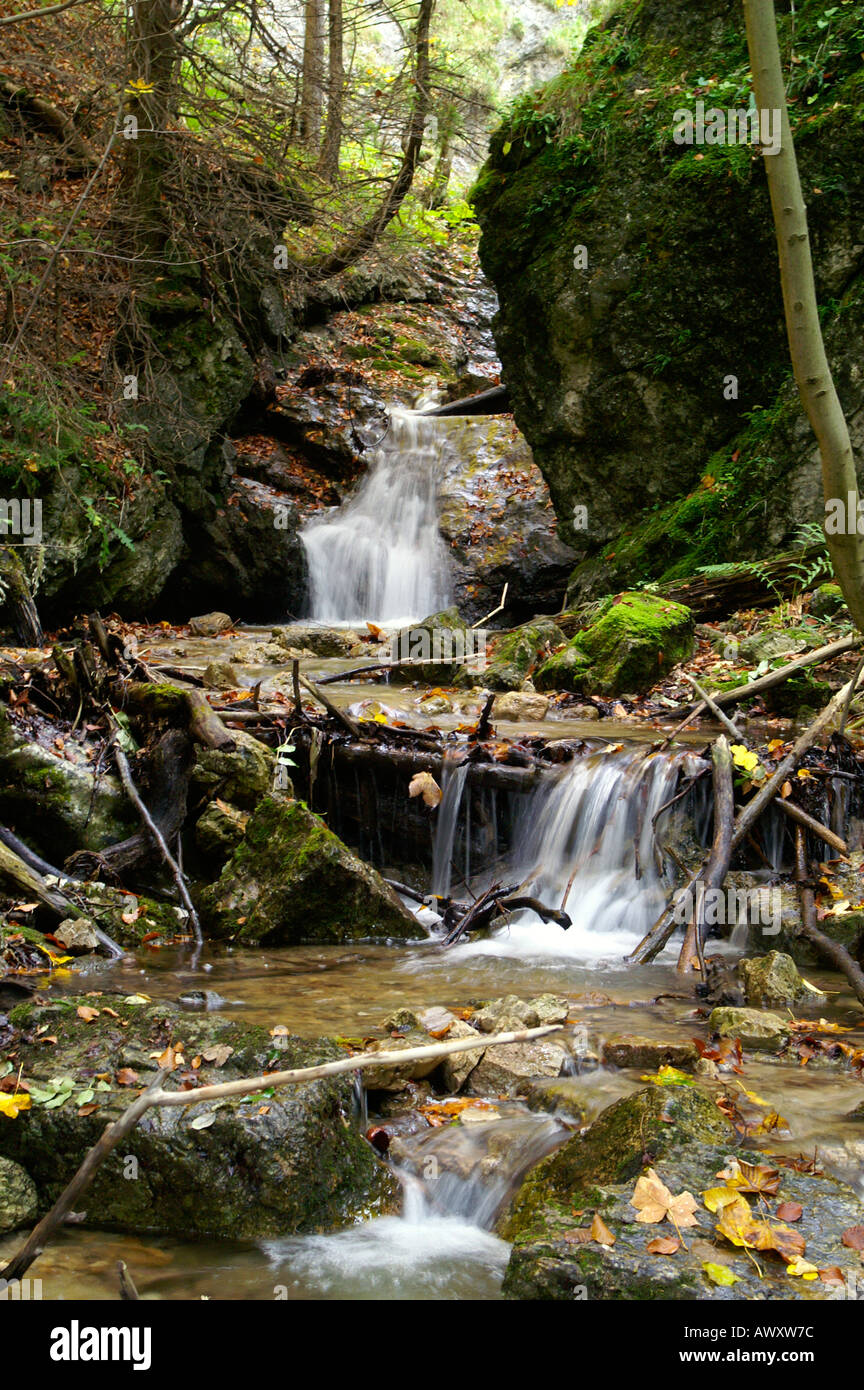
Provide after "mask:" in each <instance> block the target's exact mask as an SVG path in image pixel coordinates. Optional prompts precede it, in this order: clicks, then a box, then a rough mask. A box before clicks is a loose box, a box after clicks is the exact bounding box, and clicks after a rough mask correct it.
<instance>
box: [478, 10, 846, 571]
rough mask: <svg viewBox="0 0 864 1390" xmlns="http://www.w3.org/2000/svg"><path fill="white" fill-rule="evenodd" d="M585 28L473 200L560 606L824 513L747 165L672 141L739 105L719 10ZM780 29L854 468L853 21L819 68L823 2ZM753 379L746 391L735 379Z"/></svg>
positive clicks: (733, 49) (773, 261) (790, 536)
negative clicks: (558, 561) (572, 558)
mask: <svg viewBox="0 0 864 1390" xmlns="http://www.w3.org/2000/svg"><path fill="white" fill-rule="evenodd" d="M604 10H606V11H607V14H606V17H605V18H604V19H603V21H602V22H601V23H599V24H598V25H597V26H596V27H594V28H593V29H592V30H591V31H590V32H589V34H588V37H587V39H586V42H585V45H584V48H583V49H582V51H581V52H579V51H578V50H574V55H573V58H572V60H571V62H570V64H569V65H568V68H567V70H566V71H565V72H564V73H562V74H561V75H560V76H559V77H557V78H555V79H554V80H553V81H552V82H550V83H548V84H547V85H546V86H545V87H543V88H540V89H538V90H535V91H532V92H531V93H527V94H526V95H525V96H524V97H523V98H522V99H521V100H520V101H518V102H516V103H515V105H514V107H513V108H512V109H511V110H510V111H509V112H508V115H507V118H506V120H505V122H504V124H503V125H502V127H501V129H500V130H498V131H496V132H495V134H494V136H493V137H492V141H491V148H490V157H489V160H488V162H487V164H486V166H485V168H484V169H483V171H482V173H481V175H480V179H479V181H478V184H477V187H476V189H475V192H474V202H475V206H476V209H477V213H478V218H479V221H480V225H481V230H482V240H481V245H480V255H481V260H482V263H483V267H484V270H485V271H486V274H487V275H488V276H489V278H490V279H491V280H492V282H493V283H494V284H495V287H496V289H497V291H498V295H499V300H500V306H501V307H500V313H499V316H498V319H497V320H496V342H497V345H498V349H499V352H500V355H501V360H502V362H503V365H504V376H505V379H506V381H507V382H508V385H509V388H510V393H511V397H512V400H513V405H514V410H515V417H516V421H517V423H518V425H519V427H520V429H522V431H523V432H524V434H525V436H526V438H527V439H528V442H529V444H530V445H531V448H532V450H533V453H534V457H535V459H536V461H537V463H538V464H539V466H540V468H541V469H542V471H543V473H544V476H545V477H546V479H547V481H548V483H549V488H550V492H551V495H552V498H553V501H554V503H555V508H556V512H557V515H558V521H559V528H560V534H561V537H562V539H563V540H564V541H565V542H567V543H569V544H572V545H574V546H576V547H577V548H578V549H579V551H580V553H581V555H582V557H583V559H582V562H581V563H580V564H579V565H578V566H577V569H576V571H575V573H574V578H573V581H572V587H571V592H572V594H573V596H574V598H596V597H599V596H600V595H602V594H603V593H608V592H609V591H610V589H612V588H616V587H617V588H623V587H625V586H627V585H632V584H633V583H635V582H637V581H643V580H645V579H647V578H651V579H663V578H664V577H668V578H670V579H672V578H675V577H677V576H680V575H681V574H684V573H688V574H692V573H693V572H694V570H695V569H696V568H698V567H701V566H707V565H716V564H717V563H718V561H719V560H723V559H725V558H730V559H731V558H733V557H734V558H736V559H740V558H748V559H749V558H752V559H754V560H757V561H758V560H764V558H765V555H766V553H768V552H769V551H770V550H772V549H783V548H787V549H788V548H791V547H792V544H793V541H794V537H795V533H796V530H797V528H798V527H799V526H800V525H801V524H802V523H804V522H810V521H812V520H813V518H814V517H818V516H819V515H820V514H821V509H822V505H823V503H822V497H821V494H820V492H819V481H820V468H819V457H818V450H817V449H816V448H815V447H814V443H813V437H812V431H811V430H810V429H809V428H808V427H807V423H806V420H805V417H804V413H803V411H802V409H801V406H800V401H799V400H798V398H797V393H796V392H795V388H794V383H793V382H791V381H790V372H789V360H788V349H787V345H786V342H785V337H784V334H783V327H782V302H781V295H780V283H779V277H778V274H777V251H776V245H775V239H774V231H773V225H772V218H771V210H770V206H769V201H768V196H767V189H766V181H765V168H764V163H763V161H762V160H760V159H758V158H754V157H753V150H752V148H748V147H747V146H746V145H745V144H742V143H739V142H731V143H726V142H724V143H722V144H715V145H710V144H705V145H698V144H691V145H689V146H688V145H684V144H680V143H676V141H675V138H674V132H675V128H676V115H675V113H676V111H677V110H679V109H681V108H684V109H689V110H691V111H692V110H693V109H694V107H695V105H696V101H697V99H699V97H700V93H701V92H702V89H701V86H700V82H699V79H700V76H704V77H705V80H706V83H707V84H708V85H707V88H706V90H705V92H704V93H702V96H703V97H704V101H705V105H706V107H709V106H711V105H712V104H713V105H716V106H718V107H720V108H726V107H742V106H743V107H746V106H747V104H748V99H749V92H750V74H749V60H748V55H747V44H746V36H745V34H744V27H743V25H742V24H741V13H740V7H739V6H738V5H737V4H736V3H735V0H705V3H702V4H700V5H699V6H694V5H693V4H692V3H690V0H665V3H664V4H662V5H657V4H654V5H652V4H643V3H642V0H618V3H616V4H615V5H614V6H604ZM777 10H778V24H779V26H780V33H781V47H782V48H783V50H784V51H788V46H789V44H790V43H792V42H794V49H795V54H796V58H798V59H799V62H798V63H797V64H796V71H797V74H798V75H797V76H796V75H791V74H790V96H791V97H792V98H793V100H792V101H791V102H790V112H791V119H792V123H793V129H794V136H795V143H796V149H797V153H798V157H799V162H800V166H801V173H802V181H803V184H804V190H805V198H806V200H807V204H808V220H809V226H810V235H811V239H812V243H813V251H814V256H813V259H814V264H815V271H816V277H817V287H818V295H819V301H820V304H821V305H822V306H823V308H824V321H825V325H826V331H827V336H828V355H829V358H830V360H831V363H832V367H833V368H835V371H836V373H837V376H838V391H839V393H840V395H841V398H842V399H843V403H844V407H845V409H846V413H847V417H848V418H849V419H850V420H851V421H852V422H853V423H852V426H851V428H852V431H853V435H854V440H853V443H854V447H855V448H856V449H858V448H859V447H860V443H861V442H862V437H864V425H862V423H861V419H860V417H861V406H862V403H864V381H862V377H861V373H860V369H859V364H860V353H859V345H860V340H861V326H862V321H864V297H862V293H861V291H862V276H861V261H860V242H861V216H860V208H861V206H862V203H864V167H862V164H861V161H860V160H859V159H858V158H857V153H856V152H857V144H858V135H859V129H860V113H861V88H860V47H861V45H860V38H859V17H858V14H857V9H856V7H855V6H854V5H852V4H849V5H845V6H838V7H836V8H835V9H833V10H832V11H831V16H832V17H831V21H830V34H831V39H830V42H831V53H832V61H831V65H830V68H828V67H826V66H825V63H824V53H825V49H824V45H825V34H826V32H827V31H826V27H825V7H824V5H823V4H822V3H821V0H798V2H797V3H796V4H795V6H794V8H793V7H792V6H790V5H782V6H778V7H777ZM814 73H815V74H817V76H816V77H813V76H811V74H814ZM715 78H716V79H717V80H718V81H719V82H720V83H721V84H722V88H723V95H722V98H721V95H720V88H718V87H716V86H715V85H714V83H715ZM712 94H713V97H714V98H716V100H713V99H712ZM679 120H680V118H679ZM709 244H710V245H711V246H712V247H713V249H714V253H713V254H712V255H711V256H708V255H706V254H705V252H704V248H705V246H707V245H709ZM733 265H734V266H735V267H737V273H736V275H735V276H730V275H729V274H728V273H727V269H728V267H730V266H733ZM757 361H758V363H759V371H758V372H755V373H754V372H750V371H749V370H746V369H745V368H743V367H741V365H740V364H742V363H747V362H757ZM736 363H738V364H739V366H738V367H736V365H735V364H736ZM723 364H728V366H726V367H724V366H723ZM727 373H728V374H727ZM733 374H734V376H733ZM733 379H734V390H731V389H727V390H724V384H725V385H726V386H727V387H731V386H732V384H733ZM578 509H581V510H578ZM586 511H587V517H586V516H585V513H586Z"/></svg>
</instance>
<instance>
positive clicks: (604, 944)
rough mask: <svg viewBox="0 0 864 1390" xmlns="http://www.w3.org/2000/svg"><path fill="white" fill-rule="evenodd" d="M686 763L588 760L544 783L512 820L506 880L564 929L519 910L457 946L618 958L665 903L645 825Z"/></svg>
mask: <svg viewBox="0 0 864 1390" xmlns="http://www.w3.org/2000/svg"><path fill="white" fill-rule="evenodd" d="M688 762H689V763H690V764H694V765H698V762H699V760H697V759H695V758H694V756H693V755H692V754H686V753H685V754H672V755H669V754H652V753H648V754H647V755H646V753H645V752H644V750H640V751H637V752H633V751H632V750H631V751H629V752H616V753H593V754H589V755H587V756H586V757H581V758H576V759H574V761H573V762H572V763H569V764H568V765H567V766H566V768H564V770H563V771H562V772H561V774H560V775H559V776H558V777H557V778H555V779H554V780H553V779H552V778H549V779H548V780H547V781H545V782H544V784H542V785H541V786H540V787H539V788H538V789H537V790H536V791H535V792H534V793H532V795H531V797H530V800H529V803H528V805H527V807H526V808H525V809H524V811H523V812H522V814H521V817H520V819H519V821H518V823H517V826H516V839H515V843H514V848H513V852H512V855H511V867H510V871H509V873H508V875H507V877H508V879H509V880H510V881H511V882H513V883H517V882H519V883H521V884H522V885H523V888H522V891H523V892H524V893H527V894H531V895H533V896H535V897H537V898H539V899H541V901H542V902H544V903H547V904H548V905H549V906H550V907H563V908H564V909H565V911H566V912H567V913H568V914H569V915H570V917H571V919H572V923H573V925H572V926H571V927H570V929H569V930H568V931H562V929H561V928H560V927H559V926H557V925H556V924H555V923H551V922H550V923H543V922H540V921H539V920H538V918H537V917H536V916H535V915H534V914H533V913H522V914H519V915H518V916H517V917H514V918H513V920H512V921H511V923H510V924H509V925H508V926H506V927H502V928H500V929H499V930H497V931H496V932H495V933H494V935H493V936H492V937H490V938H487V939H485V940H477V941H473V942H471V943H468V944H466V945H465V946H460V947H457V948H456V949H457V950H463V951H472V952H487V953H498V954H504V955H517V956H523V957H536V956H541V955H549V956H554V957H558V958H560V957H561V956H568V957H573V958H575V959H580V960H591V959H599V958H611V957H619V958H620V957H621V956H624V955H626V954H627V953H628V952H629V951H630V950H632V948H633V947H634V946H635V944H636V943H637V942H638V941H639V940H640V939H641V937H642V936H643V935H644V933H645V932H646V931H647V929H648V927H649V926H650V925H651V923H652V922H653V921H654V919H655V918H656V916H657V914H658V913H659V912H660V910H661V908H662V906H663V904H664V902H665V899H666V894H667V891H668V883H667V882H666V881H665V879H664V876H663V873H662V871H661V869H660V867H658V864H657V861H656V858H655V854H656V847H655V837H654V828H653V820H654V817H655V816H656V814H657V812H658V811H659V810H660V808H661V807H662V806H663V805H664V804H665V803H666V802H667V801H668V800H669V799H670V797H671V796H672V795H673V792H674V787H675V784H676V782H677V780H678V776H679V772H680V771H681V767H682V763H685V764H687V763H688ZM688 770H690V769H689V768H688ZM500 876H501V875H500V873H499V874H498V877H500Z"/></svg>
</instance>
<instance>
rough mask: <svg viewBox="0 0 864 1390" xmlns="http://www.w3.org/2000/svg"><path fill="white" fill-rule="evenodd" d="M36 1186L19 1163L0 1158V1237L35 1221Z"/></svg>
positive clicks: (36, 1204)
mask: <svg viewBox="0 0 864 1390" xmlns="http://www.w3.org/2000/svg"><path fill="white" fill-rule="evenodd" d="M37 1212H38V1198H37V1193H36V1184H35V1183H34V1182H33V1179H32V1178H31V1177H30V1176H29V1174H28V1173H26V1172H25V1171H24V1169H23V1168H22V1167H21V1165H20V1163H13V1162H12V1160H11V1159H9V1158H0V1236H2V1235H5V1234H6V1232H7V1231H17V1229H18V1227H19V1226H28V1225H30V1223H31V1222H33V1221H35V1220H36V1215H37Z"/></svg>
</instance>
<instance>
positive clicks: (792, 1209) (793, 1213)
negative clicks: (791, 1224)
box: [776, 1202, 804, 1221]
mask: <svg viewBox="0 0 864 1390" xmlns="http://www.w3.org/2000/svg"><path fill="white" fill-rule="evenodd" d="M776 1215H777V1216H779V1218H780V1220H781V1221H800V1220H801V1217H802V1216H803V1215H804V1208H803V1207H802V1206H801V1204H800V1202H781V1203H780V1205H779V1207H778V1208H777V1212H776Z"/></svg>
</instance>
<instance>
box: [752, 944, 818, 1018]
mask: <svg viewBox="0 0 864 1390" xmlns="http://www.w3.org/2000/svg"><path fill="white" fill-rule="evenodd" d="M738 972H739V974H740V976H741V981H742V983H743V985H744V994H745V996H746V999H747V1003H748V1004H750V1005H752V1006H753V1007H756V1008H759V1007H762V1008H769V1009H771V1008H782V1007H784V1006H785V1005H788V1004H794V1003H795V1002H796V1001H797V1000H798V999H800V998H801V997H802V995H804V994H807V992H808V991H807V987H806V985H805V984H804V981H803V980H802V979H801V976H800V975H799V974H798V967H797V966H796V964H795V962H794V960H792V958H791V956H786V955H783V953H782V952H781V951H769V953H768V955H767V956H758V957H757V958H756V959H755V960H742V961H739V962H738Z"/></svg>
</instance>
